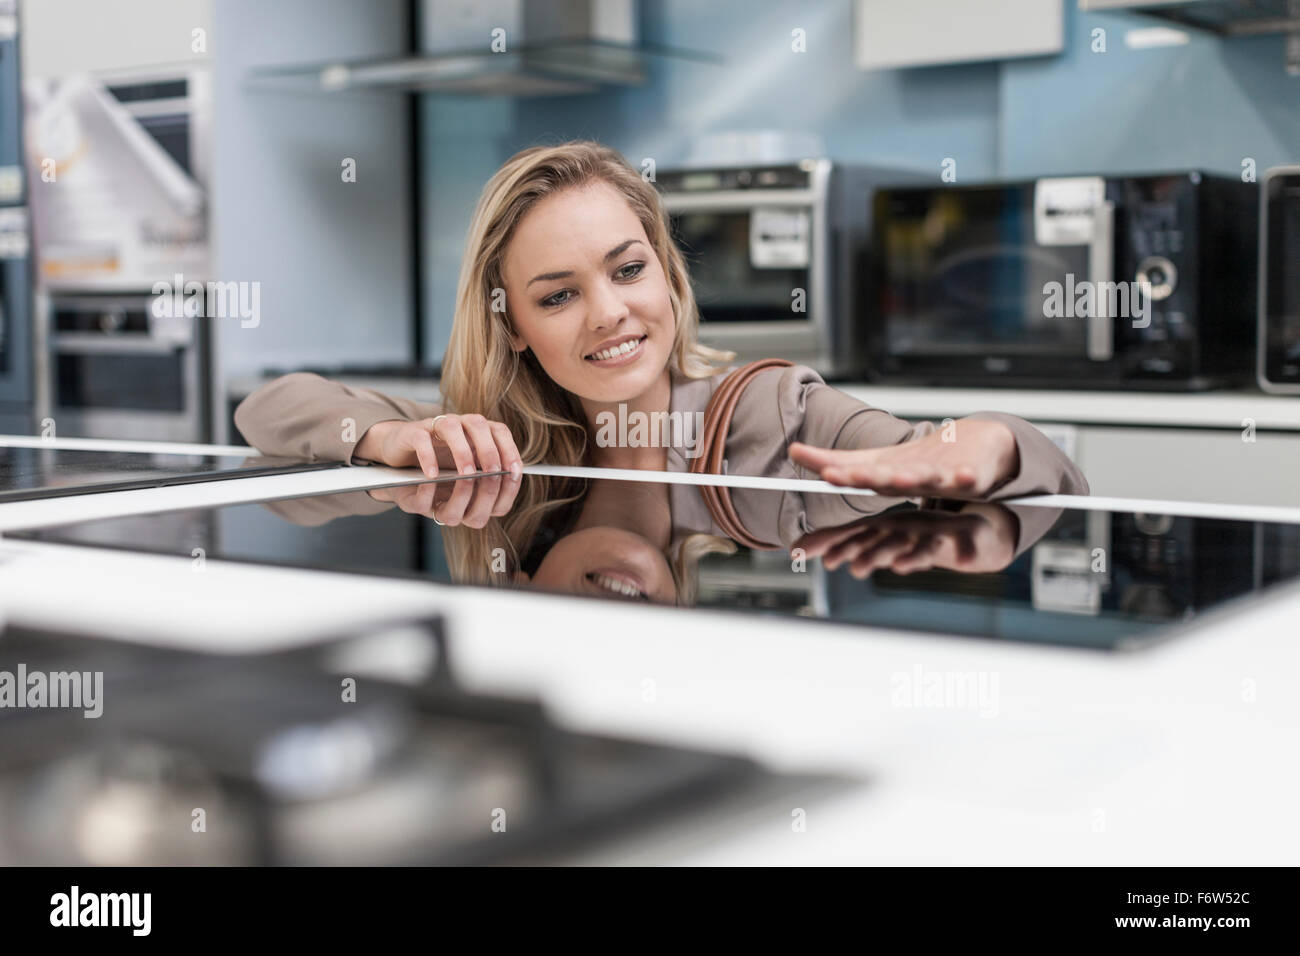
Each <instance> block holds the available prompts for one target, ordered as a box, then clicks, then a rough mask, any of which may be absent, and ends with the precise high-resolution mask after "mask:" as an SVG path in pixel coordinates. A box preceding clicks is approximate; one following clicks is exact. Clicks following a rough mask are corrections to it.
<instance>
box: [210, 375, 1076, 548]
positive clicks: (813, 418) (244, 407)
mask: <svg viewBox="0 0 1300 956" xmlns="http://www.w3.org/2000/svg"><path fill="white" fill-rule="evenodd" d="M725 375H726V371H723V372H719V373H718V374H717V375H714V376H712V377H711V378H706V379H688V378H684V377H679V376H675V377H674V379H673V383H672V396H671V399H670V412H683V413H688V414H693V413H694V412H703V411H704V408H705V406H707V404H708V401H709V398H710V396H711V395H712V394H713V391H714V389H716V388H717V387H718V385H719V384H720V383H721V382H722V380H723V378H724V377H725ZM441 413H442V408H440V407H439V406H437V405H433V404H429V403H426V402H416V401H412V400H409V399H403V398H395V397H392V396H389V395H384V394H382V393H380V392H378V391H375V390H374V389H368V388H351V387H349V386H347V385H343V384H340V383H338V382H331V381H329V380H327V379H324V378H321V377H320V376H319V375H313V374H311V373H308V372H295V373H293V374H291V375H285V376H282V377H281V378H277V379H275V380H274V381H271V382H268V383H267V384H265V385H263V386H262V387H261V388H259V389H257V391H255V392H253V393H252V394H251V395H249V396H248V397H247V398H245V399H244V401H243V402H241V403H240V405H239V407H238V408H237V409H236V410H235V424H236V425H237V426H238V427H239V430H240V431H241V432H242V433H243V435H244V437H245V439H247V440H248V442H249V443H250V444H252V445H253V446H254V447H255V448H257V449H258V450H259V451H261V452H262V453H263V454H266V455H283V456H290V457H296V458H307V459H311V460H318V461H343V462H347V463H349V464H358V463H361V461H360V460H358V459H354V458H353V452H354V451H355V448H356V444H357V442H358V441H360V440H361V437H362V435H364V434H365V432H366V430H367V429H368V428H370V426H371V425H374V424H375V423H376V422H381V421H388V420H392V419H402V420H407V421H414V420H418V419H422V418H431V417H433V416H435V415H439V414H441ZM969 417H970V418H976V419H986V420H992V421H1000V422H1002V423H1004V424H1005V425H1007V427H1008V428H1010V429H1011V432H1012V434H1013V435H1014V436H1015V439H1016V446H1017V449H1018V451H1019V455H1020V471H1019V473H1018V474H1016V475H1014V476H1012V477H1011V478H1010V479H1009V480H1008V481H1006V482H1004V483H1003V484H1002V485H1000V486H999V487H998V488H996V489H994V490H993V492H992V493H990V494H989V495H988V496H987V497H988V498H989V499H990V500H997V499H1003V498H1013V497H1019V496H1021V495H1033V494H1058V493H1059V494H1075V495H1086V494H1088V482H1087V480H1086V479H1085V478H1084V476H1083V473H1082V472H1081V471H1079V469H1078V467H1077V466H1076V465H1075V464H1074V463H1073V462H1072V461H1070V459H1069V458H1068V457H1067V456H1066V455H1065V454H1064V453H1062V452H1061V450H1060V449H1058V448H1057V447H1056V445H1054V444H1053V443H1052V442H1051V440H1050V439H1048V438H1047V436H1046V435H1044V434H1043V433H1042V432H1040V431H1039V430H1038V429H1036V428H1034V426H1032V425H1030V424H1029V423H1028V422H1026V421H1024V420H1023V419H1020V418H1017V417H1015V416H1014V415H1005V414H1002V413H1000V412H978V413H976V414H974V415H971V416H969ZM937 428H938V426H936V425H934V424H933V423H931V422H921V423H919V424H916V425H913V424H910V423H908V422H906V421H903V420H902V419H900V418H896V417H894V416H893V415H891V414H889V413H888V412H886V411H883V410H882V409H879V408H874V407H872V406H870V405H867V404H864V403H863V402H860V401H858V400H857V399H855V398H852V397H850V396H848V395H846V394H845V393H843V392H841V391H839V390H837V389H835V388H833V387H831V386H829V385H827V384H825V382H824V381H823V380H822V378H821V376H819V375H818V374H817V373H816V372H814V371H813V370H812V369H810V368H807V367H804V366H798V365H796V366H791V367H788V368H773V369H768V370H766V371H764V372H762V373H760V374H759V375H758V376H756V377H755V379H754V380H753V381H752V382H751V383H750V384H749V386H748V387H747V388H746V389H745V391H744V393H743V395H742V396H741V398H740V401H739V404H738V406H737V408H736V413H735V416H734V417H733V419H732V423H731V431H730V432H729V433H728V435H727V444H726V455H725V471H726V472H727V473H728V474H733V475H756V476H768V477H774V478H817V477H818V475H817V474H815V473H810V472H808V471H807V470H806V469H804V468H803V467H801V466H799V465H796V464H795V463H794V462H793V461H791V460H790V458H789V455H788V454H787V452H786V448H787V447H788V445H789V443H790V442H792V441H802V442H804V443H806V444H809V445H814V446H818V447H822V448H874V447H879V446H884V445H895V444H899V443H901V442H905V441H911V440H913V439H916V438H921V437H924V436H926V435H929V434H931V433H933V432H935V431H936V430H937ZM689 470H690V460H689V459H688V458H687V457H686V455H685V454H684V452H683V449H682V448H681V447H672V446H670V447H669V448H668V471H670V472H685V471H689ZM670 495H671V498H672V508H673V525H674V527H675V528H679V529H681V530H683V531H684V530H686V529H694V530H703V529H705V528H710V527H711V526H712V521H711V520H710V518H709V516H708V509H707V507H706V506H705V504H704V500H703V498H702V497H701V495H700V494H699V492H698V490H697V489H696V488H694V487H693V486H689V485H674V486H673V487H672V489H671V490H670ZM731 496H732V501H733V503H734V504H735V506H736V510H737V512H738V513H739V515H740V517H741V519H742V521H743V522H744V524H745V526H746V528H748V529H749V530H751V532H752V533H754V534H755V535H756V536H758V537H760V538H763V539H764V540H767V541H769V542H772V543H774V544H788V542H791V541H793V540H796V539H797V538H799V537H800V536H801V535H803V534H805V533H807V532H809V531H812V530H815V529H817V528H824V527H833V526H836V525H841V524H844V523H846V522H848V521H852V520H854V518H855V517H861V516H863V515H867V514H874V513H877V512H879V511H881V510H883V509H884V508H885V507H889V506H891V505H894V504H897V503H898V499H896V498H885V497H870V496H861V495H826V494H818V495H809V496H807V499H805V498H804V496H802V495H797V494H791V495H784V496H782V507H780V508H779V509H777V510H776V512H775V513H774V512H773V509H772V506H771V501H772V499H771V496H770V493H769V494H767V495H764V494H762V493H757V494H747V493H746V491H745V490H744V489H733V490H732V492H731ZM376 504H378V503H377V502H376ZM1058 515H1059V512H1058V511H1056V510H1055V509H1049V508H1023V509H1017V516H1018V517H1019V519H1020V522H1021V534H1020V541H1021V547H1020V548H1017V551H1020V550H1023V547H1024V546H1025V545H1027V544H1028V543H1029V542H1031V541H1033V540H1036V539H1037V538H1038V537H1039V536H1040V535H1041V534H1042V533H1043V532H1044V531H1045V530H1046V526H1047V525H1050V524H1051V522H1053V521H1055V519H1056V517H1057V516H1058ZM1040 524H1042V525H1043V527H1041V528H1040V527H1038V526H1039V525H1040ZM712 530H713V531H714V533H718V529H717V528H716V527H713V528H712Z"/></svg>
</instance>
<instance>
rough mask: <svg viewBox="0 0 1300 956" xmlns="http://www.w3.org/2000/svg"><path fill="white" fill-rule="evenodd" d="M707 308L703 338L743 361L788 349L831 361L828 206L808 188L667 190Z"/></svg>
mask: <svg viewBox="0 0 1300 956" xmlns="http://www.w3.org/2000/svg"><path fill="white" fill-rule="evenodd" d="M664 203H665V206H666V207H667V209H668V213H669V218H670V221H671V228H672V233H673V238H674V240H675V241H676V242H677V245H678V247H679V248H680V249H681V251H682V255H683V256H684V257H685V258H686V264H687V268H688V269H689V271H690V275H691V283H692V286H693V288H694V290H695V298H696V303H697V304H698V306H699V309H700V340H701V341H702V342H703V343H704V344H706V345H712V346H715V347H717V348H723V349H730V350H732V351H734V352H736V353H737V359H738V360H739V361H747V360H750V359H757V358H771V357H780V358H787V359H790V360H791V361H794V362H798V363H800V364H807V365H811V366H813V367H814V368H825V367H827V366H828V365H829V363H830V360H831V359H832V358H833V356H831V355H829V354H828V353H829V346H828V340H827V338H826V336H825V334H824V333H823V324H824V322H825V321H826V312H827V303H826V299H825V295H826V287H827V275H826V261H825V260H826V255H825V250H824V249H822V248H821V245H822V243H821V242H820V241H819V239H818V237H819V236H821V235H824V226H823V222H822V214H821V212H820V210H819V208H818V206H817V205H816V204H815V203H813V202H811V201H810V200H809V198H808V194H807V193H801V192H797V191H790V192H789V193H788V194H783V193H782V192H779V191H776V190H773V191H771V192H769V193H767V194H763V195H757V194H755V195H748V196H747V195H737V194H736V193H697V194H691V195H668V196H665V197H664Z"/></svg>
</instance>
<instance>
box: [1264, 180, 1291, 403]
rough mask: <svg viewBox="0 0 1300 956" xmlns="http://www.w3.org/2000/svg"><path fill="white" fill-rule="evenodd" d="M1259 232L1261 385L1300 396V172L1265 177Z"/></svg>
mask: <svg viewBox="0 0 1300 956" xmlns="http://www.w3.org/2000/svg"><path fill="white" fill-rule="evenodd" d="M1260 194H1261V195H1260V227H1259V236H1260V241H1259V255H1260V260H1259V384H1260V387H1261V388H1263V389H1264V390H1265V391H1268V392H1278V393H1280V394H1286V395H1300V166H1278V167H1276V168H1274V169H1270V170H1269V171H1268V172H1266V173H1265V174H1264V179H1263V182H1262V184H1261V189H1260Z"/></svg>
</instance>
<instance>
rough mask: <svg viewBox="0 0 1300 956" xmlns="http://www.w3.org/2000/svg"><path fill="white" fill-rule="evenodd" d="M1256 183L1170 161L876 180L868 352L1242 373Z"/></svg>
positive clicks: (1003, 367)
mask: <svg viewBox="0 0 1300 956" xmlns="http://www.w3.org/2000/svg"><path fill="white" fill-rule="evenodd" d="M1256 189H1257V186H1256V185H1255V184H1253V183H1243V182H1240V181H1238V180H1236V179H1231V178H1225V177H1216V176H1210V175H1205V174H1203V173H1200V172H1195V171H1192V172H1179V173H1169V174H1163V175H1146V176H1120V177H1107V178H1103V177H1100V176H1080V177H1068V178H1054V179H1040V180H1037V181H1031V182H1014V183H995V184H984V185H971V186H965V185H949V186H936V187H929V188H904V189H888V190H882V191H879V192H877V193H876V197H875V203H874V220H875V225H874V227H873V228H874V234H875V241H874V242H873V245H872V256H873V267H872V271H873V274H874V299H873V301H872V302H871V303H870V305H869V306H868V308H866V309H865V310H864V312H863V321H864V322H866V323H867V325H868V326H869V330H868V334H867V339H868V343H869V344H868V352H867V359H868V366H869V370H870V375H871V377H872V378H874V379H876V380H880V381H896V382H900V383H917V384H931V385H1009V386H1024V385H1029V386H1037V387H1043V388H1089V387H1092V388H1136V389H1168V390H1191V389H1204V388H1211V387H1216V386H1221V385H1227V384H1231V383H1238V382H1245V381H1248V380H1249V378H1250V369H1251V366H1252V365H1253V364H1254V358H1253V356H1254V351H1255V348H1254V341H1255V325H1256V318H1255V295H1256V288H1255V285H1256V247H1257V245H1258V237H1257V235H1256V230H1257V223H1258V217H1259V211H1258V203H1257V198H1256Z"/></svg>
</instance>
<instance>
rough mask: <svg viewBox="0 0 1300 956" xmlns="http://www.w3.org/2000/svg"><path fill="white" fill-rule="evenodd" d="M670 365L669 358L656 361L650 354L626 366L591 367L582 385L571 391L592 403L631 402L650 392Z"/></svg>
mask: <svg viewBox="0 0 1300 956" xmlns="http://www.w3.org/2000/svg"><path fill="white" fill-rule="evenodd" d="M667 367H668V361H667V358H666V357H665V358H664V359H663V360H658V361H656V360H654V358H653V357H652V356H646V359H645V360H642V361H640V362H637V363H636V364H635V365H628V366H624V367H623V368H611V369H601V370H599V371H597V370H595V369H591V370H589V371H588V372H587V374H586V376H585V378H584V380H583V381H582V383H581V386H580V387H579V388H577V389H572V390H571V391H573V394H575V395H577V396H578V397H579V398H582V399H585V400H587V401H589V402H601V403H604V404H617V403H618V402H631V401H634V400H636V399H638V398H640V397H641V396H642V395H644V394H645V393H646V392H648V391H649V390H650V389H651V388H652V387H653V386H654V384H655V383H656V382H657V381H658V380H659V377H660V376H661V375H663V373H664V370H665V369H666V368H667Z"/></svg>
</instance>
